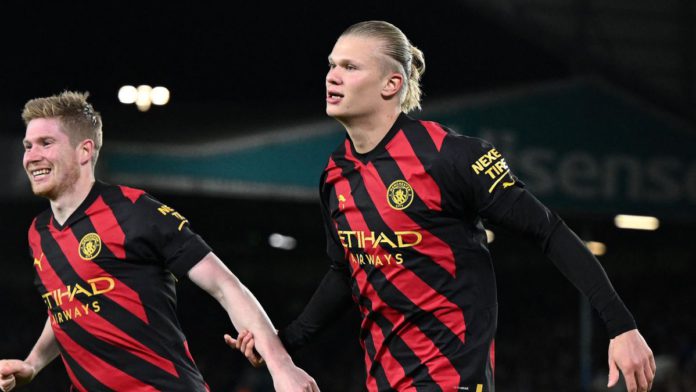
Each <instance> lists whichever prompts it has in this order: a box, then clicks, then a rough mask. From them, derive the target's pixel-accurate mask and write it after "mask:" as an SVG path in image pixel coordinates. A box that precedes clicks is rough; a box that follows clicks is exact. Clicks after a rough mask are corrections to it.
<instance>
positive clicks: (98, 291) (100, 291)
mask: <svg viewBox="0 0 696 392" xmlns="http://www.w3.org/2000/svg"><path fill="white" fill-rule="evenodd" d="M87 282H88V283H89V284H90V285H92V292H93V293H94V295H99V294H104V293H108V292H109V291H111V290H113V289H114V287H116V283H115V282H114V280H113V279H111V278H107V277H101V278H94V279H90V280H88V281H87ZM98 282H106V288H97V283H98ZM102 286H103V285H102Z"/></svg>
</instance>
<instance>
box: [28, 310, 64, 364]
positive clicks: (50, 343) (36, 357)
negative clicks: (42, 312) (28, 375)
mask: <svg viewBox="0 0 696 392" xmlns="http://www.w3.org/2000/svg"><path fill="white" fill-rule="evenodd" d="M59 353H60V350H59V349H58V342H56V337H55V335H54V334H53V329H52V328H51V321H50V319H46V324H45V325H44V329H43V331H42V332H41V336H39V339H38V340H37V341H36V344H35V345H34V348H32V349H31V352H30V353H29V355H28V356H27V358H26V359H25V360H24V361H25V362H27V363H28V364H29V365H31V366H32V367H33V368H34V374H35V375H36V374H37V373H39V372H40V371H41V370H42V369H43V368H45V367H46V365H48V364H49V363H51V362H52V361H53V360H54V359H56V357H57V356H58V354H59Z"/></svg>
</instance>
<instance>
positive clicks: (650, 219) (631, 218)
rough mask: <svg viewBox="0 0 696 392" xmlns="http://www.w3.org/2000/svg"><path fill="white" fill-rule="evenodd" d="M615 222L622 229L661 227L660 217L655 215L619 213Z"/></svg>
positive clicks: (653, 228) (655, 228) (652, 228)
mask: <svg viewBox="0 0 696 392" xmlns="http://www.w3.org/2000/svg"><path fill="white" fill-rule="evenodd" d="M614 224H616V227H618V228H620V229H635V230H657V228H658V227H660V221H659V219H657V218H655V217H654V216H639V215H617V216H616V217H615V218H614Z"/></svg>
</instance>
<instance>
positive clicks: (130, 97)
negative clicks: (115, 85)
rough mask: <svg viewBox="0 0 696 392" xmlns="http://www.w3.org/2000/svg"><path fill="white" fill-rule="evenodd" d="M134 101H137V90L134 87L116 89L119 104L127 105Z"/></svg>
mask: <svg viewBox="0 0 696 392" xmlns="http://www.w3.org/2000/svg"><path fill="white" fill-rule="evenodd" d="M136 99H138V89H136V88H135V87H134V86H123V87H121V88H120V89H118V100H119V102H121V103H123V104H126V105H128V104H131V103H135V100H136Z"/></svg>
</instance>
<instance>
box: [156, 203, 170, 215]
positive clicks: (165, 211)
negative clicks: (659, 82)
mask: <svg viewBox="0 0 696 392" xmlns="http://www.w3.org/2000/svg"><path fill="white" fill-rule="evenodd" d="M157 211H159V212H160V213H161V214H162V215H167V214H169V213H171V212H173V211H174V209H173V208H171V207H169V206H165V205H164V204H162V206H161V207H160V208H158V209H157Z"/></svg>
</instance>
